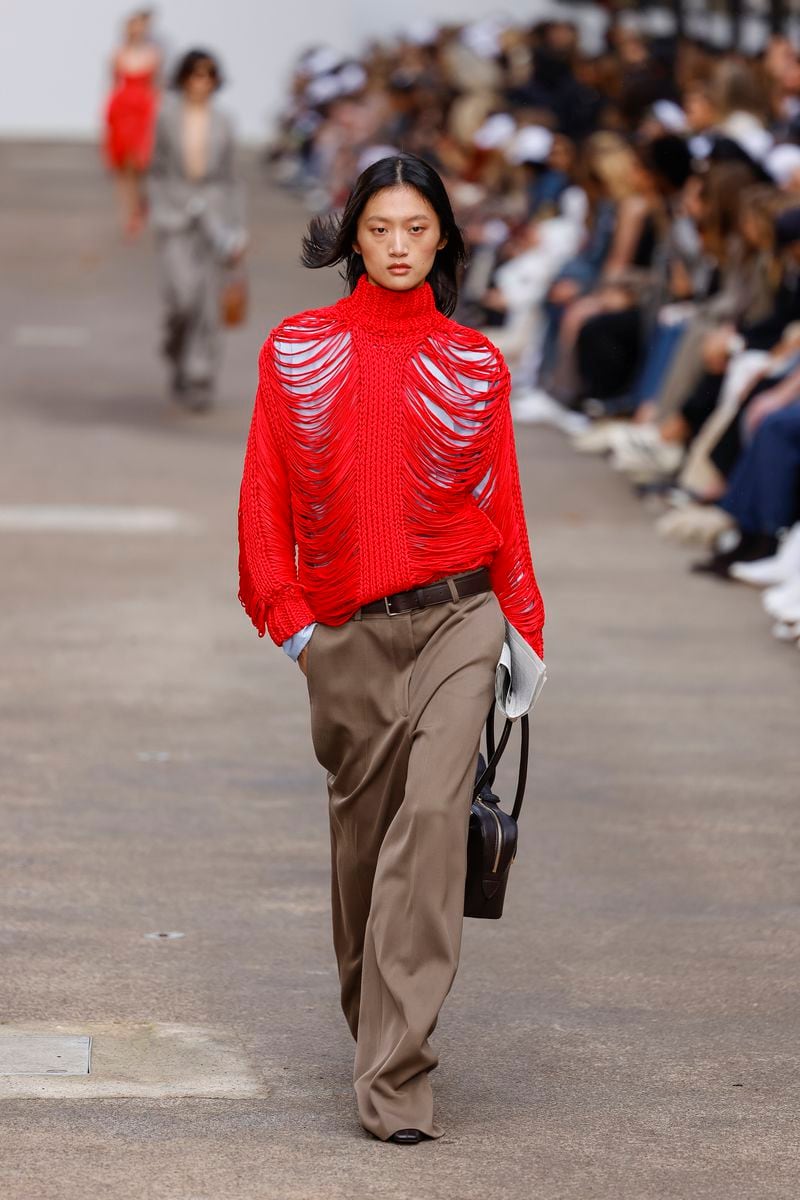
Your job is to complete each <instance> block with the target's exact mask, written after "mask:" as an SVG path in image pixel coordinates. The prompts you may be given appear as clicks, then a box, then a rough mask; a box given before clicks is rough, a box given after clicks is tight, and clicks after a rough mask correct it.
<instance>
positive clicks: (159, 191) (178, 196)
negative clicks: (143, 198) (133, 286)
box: [148, 95, 245, 258]
mask: <svg viewBox="0 0 800 1200" xmlns="http://www.w3.org/2000/svg"><path fill="white" fill-rule="evenodd" d="M183 103H184V101H183V97H182V96H180V95H169V96H167V97H165V99H164V102H163V105H162V108H161V112H160V113H159V117H158V124H157V126H156V138H155V147H154V150H153V159H152V162H151V166H150V174H149V178H148V195H149V199H150V221H151V224H152V226H153V228H154V229H155V231H156V233H157V234H159V235H162V236H170V235H180V234H183V233H186V232H188V231H189V230H192V229H196V228H197V227H198V225H199V227H200V228H201V229H202V230H203V232H204V233H205V234H206V236H207V238H208V240H209V242H210V243H211V246H212V247H213V249H214V251H215V253H217V254H218V255H219V257H221V258H225V257H227V256H228V255H229V254H230V253H231V251H232V250H235V249H237V248H238V246H240V245H241V244H242V243H243V242H244V238H245V226H244V204H243V196H242V188H241V184H240V182H239V180H238V179H237V177H236V169H235V161H234V149H235V148H234V140H233V128H232V125H231V122H230V120H229V118H228V117H227V116H226V115H225V114H224V113H223V112H220V110H219V109H218V108H216V107H215V106H213V105H212V108H211V121H210V128H209V138H210V144H209V147H208V165H207V168H206V173H205V175H204V177H203V178H202V179H199V180H194V179H189V178H188V177H187V175H186V172H185V169H184V158H183V145H182V119H181V118H182V111H183Z"/></svg>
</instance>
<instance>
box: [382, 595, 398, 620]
mask: <svg viewBox="0 0 800 1200" xmlns="http://www.w3.org/2000/svg"><path fill="white" fill-rule="evenodd" d="M383 606H384V608H385V609H386V615H387V617H396V616H397V613H393V612H392V597H391V596H384V597H383Z"/></svg>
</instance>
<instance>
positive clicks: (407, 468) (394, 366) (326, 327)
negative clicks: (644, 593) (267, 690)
mask: <svg viewBox="0 0 800 1200" xmlns="http://www.w3.org/2000/svg"><path fill="white" fill-rule="evenodd" d="M509 389H510V377H509V373H508V368H507V367H506V365H505V363H504V362H503V359H502V357H501V356H500V354H499V353H498V351H497V350H496V349H495V348H494V346H493V345H492V344H491V343H490V342H489V341H487V339H486V338H485V337H483V336H482V335H481V334H480V333H477V332H476V331H475V330H473V329H466V328H465V327H464V326H462V325H457V324H456V323H455V322H454V321H451V320H449V319H448V318H447V317H445V316H443V315H442V313H440V312H439V311H438V310H437V308H436V306H435V302H434V296H433V292H432V290H431V287H430V285H429V284H428V283H424V284H422V286H421V287H418V288H415V289H413V290H412V291H408V292H394V291H391V290H388V289H386V288H382V287H379V286H377V285H374V284H372V283H370V282H369V281H368V280H367V278H366V276H362V277H361V279H360V280H359V283H358V286H357V287H356V290H355V292H354V293H353V294H352V295H351V296H347V297H346V298H345V299H342V300H339V302H338V303H337V304H333V305H331V306H329V307H327V308H319V309H316V310H312V311H310V312H305V313H299V314H298V315H297V316H294V317H289V318H287V319H286V320H285V321H283V322H281V324H280V325H279V326H278V327H277V329H275V330H273V332H272V334H271V335H270V337H269V338H268V339H267V341H266V342H265V344H264V347H263V349H262V352H261V357H260V378H259V387H258V392H257V394H256V402H255V409H254V413H253V421H252V425H251V428H250V437H249V441H248V445H247V454H246V458H245V464H244V472H243V479H242V489H241V500H240V507H239V546H240V558H239V572H240V590H239V597H240V599H241V601H242V603H243V605H244V607H245V609H246V610H247V612H248V614H249V615H250V617H251V618H252V621H253V624H254V625H255V626H256V628H257V629H258V631H259V633H260V634H262V635H263V634H264V633H265V632H266V631H269V634H270V636H271V637H272V639H273V640H274V641H275V642H277V644H278V645H280V644H281V643H282V642H284V641H285V640H286V639H287V638H289V637H291V636H292V634H294V633H297V632H298V630H300V629H302V628H303V627H304V626H305V625H307V624H309V623H310V622H312V621H323V622H324V623H325V624H327V625H340V624H342V623H343V622H344V621H346V620H347V619H348V617H350V616H351V615H352V613H353V612H354V611H355V610H356V609H357V608H359V607H360V606H361V605H362V604H365V603H367V601H369V600H376V599H379V598H380V597H381V596H386V595H390V594H391V593H392V592H401V591H405V590H406V589H407V588H412V587H419V586H421V585H422V584H424V583H427V582H429V581H431V580H435V579H442V578H444V577H445V576H446V575H451V574H457V573H459V572H462V571H469V570H471V569H473V568H475V567H481V566H488V567H489V572H490V575H491V581H492V587H493V590H494V591H495V592H496V594H497V598H498V600H499V601H500V606H501V608H502V610H503V612H504V613H505V615H506V616H507V617H508V619H509V621H510V622H511V624H512V625H514V626H515V627H516V628H517V629H518V630H519V632H520V633H521V634H522V636H523V637H524V638H525V639H526V641H528V642H529V643H530V644H531V646H533V648H534V649H535V650H536V652H537V653H538V654H541V653H542V625H543V622H544V609H543V606H542V598H541V595H540V593H539V588H538V586H537V582H536V578H535V576H534V572H533V565H532V563H531V554H530V547H529V545H528V533H527V529H526V525H525V513H524V510H523V507H522V493H521V491H520V483H519V472H518V468H517V456H516V451H515V447H514V432H513V428H512V424H511V409H510V406H509V398H508V397H509Z"/></svg>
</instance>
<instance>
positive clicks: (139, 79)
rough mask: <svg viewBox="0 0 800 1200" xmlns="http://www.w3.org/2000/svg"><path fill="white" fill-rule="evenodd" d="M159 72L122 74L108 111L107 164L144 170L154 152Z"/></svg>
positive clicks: (120, 73) (116, 83)
mask: <svg viewBox="0 0 800 1200" xmlns="http://www.w3.org/2000/svg"><path fill="white" fill-rule="evenodd" d="M155 75H156V73H155V71H154V70H150V71H139V72H137V73H136V74H135V75H134V74H131V73H130V72H126V71H118V72H117V75H116V82H115V84H114V90H113V91H112V93H111V95H110V96H109V99H108V105H107V108H106V140H105V151H106V161H107V162H108V165H109V166H110V167H113V168H115V169H116V170H120V169H121V168H123V167H134V168H135V169H136V170H137V171H144V170H146V169H147V167H148V165H149V163H150V156H151V154H152V152H153V137H154V134H155V125H156V114H157V111H158V92H157V90H156V84H155Z"/></svg>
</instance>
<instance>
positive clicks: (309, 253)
mask: <svg viewBox="0 0 800 1200" xmlns="http://www.w3.org/2000/svg"><path fill="white" fill-rule="evenodd" d="M398 184H406V185H407V186H408V187H413V188H415V189H416V190H417V191H418V192H419V194H420V195H421V196H423V197H424V198H425V199H426V200H427V201H428V203H429V204H430V206H431V208H432V209H433V210H434V212H435V213H436V215H437V217H438V218H439V226H440V228H441V233H442V237H445V238H446V239H447V241H446V242H445V244H444V246H443V247H442V249H441V250H437V252H436V258H435V259H434V262H433V266H432V267H431V269H430V272H429V273H428V283H429V284H430V285H431V289H432V291H433V295H434V299H435V301H436V307H437V308H438V309H439V311H440V312H443V313H444V314H445V316H448V317H449V316H450V315H451V314H452V313H453V312H454V310H455V307H456V302H457V300H458V277H459V271H460V268H461V266H462V265H463V263H464V262H465V260H466V250H465V248H464V239H463V237H462V235H461V230H460V229H459V228H458V225H457V224H456V219H455V216H454V215H453V208H452V205H451V204H450V197H449V196H448V195H447V191H446V189H445V186H444V184H443V183H442V180H441V178H440V177H439V175H438V174H437V172H436V171H434V169H433V167H432V166H430V164H429V163H426V162H425V160H424V159H422V158H418V157H417V156H416V155H415V154H393V155H390V156H389V157H388V158H381V159H378V161H377V162H375V163H373V164H372V166H370V167H367V169H366V170H365V171H362V172H361V174H360V175H359V177H358V179H357V180H356V182H355V186H354V187H353V190H352V192H351V193H350V195H349V196H348V198H347V203H346V204H345V206H344V209H343V211H342V212H341V214H333V215H330V216H322V217H313V218H312V219H311V221H310V222H309V226H308V230H307V232H306V234H305V237H304V238H303V252H302V256H301V261H302V263H303V265H304V266H306V267H313V268H317V267H333V266H335V265H336V264H337V263H342V264H343V270H342V272H341V273H342V276H343V277H344V279H345V280H346V282H347V286H348V288H349V290H350V291H351V292H352V291H353V290H354V289H355V287H356V284H357V283H358V281H359V279H360V278H361V276H362V275H363V274H365V269H364V262H363V259H362V258H361V255H360V254H357V253H356V251H355V250H354V249H353V242H355V241H356V239H357V232H356V228H357V225H358V219H359V217H360V216H361V214H362V212H363V211H364V208H365V207H366V204H367V202H368V201H369V200H370V199H371V198H372V197H373V196H374V195H375V193H376V192H380V191H383V189H384V188H390V187H396V186H397V185H398Z"/></svg>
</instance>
